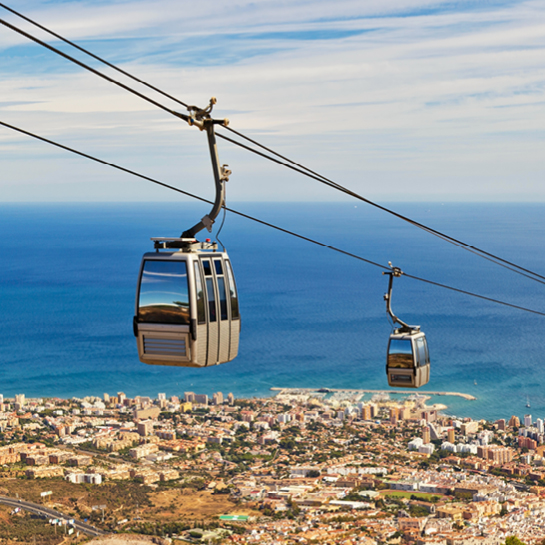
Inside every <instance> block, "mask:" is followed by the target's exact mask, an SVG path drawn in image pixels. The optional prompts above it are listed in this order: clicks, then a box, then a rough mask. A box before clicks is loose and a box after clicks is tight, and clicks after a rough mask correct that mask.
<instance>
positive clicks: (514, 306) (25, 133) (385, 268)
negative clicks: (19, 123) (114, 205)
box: [0, 121, 545, 316]
mask: <svg viewBox="0 0 545 545" xmlns="http://www.w3.org/2000/svg"><path fill="white" fill-rule="evenodd" d="M0 125H2V126H4V127H6V128H8V129H11V130H13V131H16V132H19V133H21V134H24V135H26V136H30V137H32V138H34V139H36V140H40V141H42V142H45V143H47V144H50V145H52V146H55V147H57V148H60V149H63V150H65V151H68V152H70V153H74V154H76V155H79V156H80V157H84V158H86V159H90V160H91V161H94V162H96V163H100V164H102V165H107V166H109V167H112V168H115V169H117V170H120V171H122V172H125V173H127V174H131V175H133V176H136V177H138V178H141V179H143V180H146V181H148V182H151V183H154V184H157V185H160V186H162V187H165V188H167V189H170V190H172V191H176V192H177V193H181V194H182V195H186V196H188V197H191V198H193V199H197V200H199V201H201V202H205V203H208V204H213V203H212V201H209V200H208V199H205V198H204V197H200V196H198V195H195V194H193V193H189V192H188V191H184V190H182V189H179V188H177V187H175V186H172V185H170V184H167V183H165V182H161V181H160V180H157V179H155V178H152V177H150V176H146V175H144V174H140V173H139V172H136V171H134V170H131V169H128V168H125V167H122V166H119V165H116V164H115V163H110V162H108V161H104V160H103V159H99V158H98V157H94V156H93V155H89V154H88V153H84V152H82V151H79V150H76V149H74V148H71V147H69V146H66V145H64V144H60V143H58V142H55V141H54V140H50V139H49V138H45V137H43V136H39V135H38V134H35V133H32V132H30V131H27V130H24V129H21V128H19V127H16V126H15V125H10V124H9V123H5V122H3V121H0ZM225 209H226V210H227V211H228V212H231V213H233V214H236V215H237V216H240V217H243V218H245V219H248V220H251V221H253V222H256V223H259V224H261V225H265V226H266V227H271V228H272V229H276V230H277V231H281V232H282V233H286V234H287V235H291V236H293V237H296V238H299V239H301V240H305V241H307V242H310V243H311V244H315V245H317V246H321V247H322V248H328V249H329V250H333V251H334V252H337V253H340V254H343V255H346V256H348V257H352V258H354V259H357V260H358V261H362V262H364V263H367V264H369V265H373V266H375V267H378V268H380V269H384V270H391V267H390V266H386V265H381V264H380V263H377V262H375V261H372V260H370V259H366V258H364V257H362V256H360V255H358V254H354V253H352V252H348V251H346V250H342V249H341V248H337V247H336V246H332V245H329V244H325V243H323V242H320V241H318V240H315V239H312V238H310V237H306V236H304V235H301V234H299V233H296V232H295V231H291V230H289V229H284V228H283V227H280V226H278V225H275V224H273V223H269V222H267V221H264V220H261V219H259V218H256V217H254V216H250V215H249V214H245V213H243V212H240V211H238V210H235V209H233V208H229V207H225ZM401 274H402V275H404V276H406V277H407V278H412V279H413V280H417V281H419V282H425V283H427V284H431V285H433V286H437V287H440V288H444V289H448V290H451V291H455V292H457V293H462V294H464V295H468V296H471V297H476V298H478V299H482V300H485V301H489V302H491V303H496V304H498V305H503V306H506V307H510V308H514V309H517V310H522V311H524V312H530V313H532V314H537V315H539V316H545V312H541V311H539V310H533V309H529V308H526V307H523V306H520V305H515V304H513V303H507V302H506V301H501V300H499V299H494V298H492V297H487V296H485V295H480V294H477V293H473V292H470V291H467V290H462V289H460V288H455V287H452V286H448V285H447V284H442V283H439V282H435V281H433V280H427V279H425V278H420V277H418V276H414V275H411V274H408V273H405V272H402V273H401Z"/></svg>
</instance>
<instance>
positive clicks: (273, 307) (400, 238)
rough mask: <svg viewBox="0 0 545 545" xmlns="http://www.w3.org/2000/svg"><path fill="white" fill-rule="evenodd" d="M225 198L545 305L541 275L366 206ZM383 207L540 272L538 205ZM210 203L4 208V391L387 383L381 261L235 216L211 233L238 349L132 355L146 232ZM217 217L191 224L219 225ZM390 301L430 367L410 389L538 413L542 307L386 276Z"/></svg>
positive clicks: (0, 244) (489, 409) (460, 410)
mask: <svg viewBox="0 0 545 545" xmlns="http://www.w3.org/2000/svg"><path fill="white" fill-rule="evenodd" d="M229 206H230V207H232V208H235V209H237V210H240V211H242V212H244V213H247V214H250V215H254V216H256V217H258V218H260V219H262V220H264V221H268V222H270V223H273V224H276V225H279V226H281V227H282V228H284V229H289V230H293V231H296V232H298V233H300V234H301V235H304V236H307V237H310V238H313V239H316V240H318V241H320V242H322V243H324V244H328V245H334V246H337V247H339V248H341V249H342V250H345V251H348V252H351V253H354V254H357V255H359V256H361V257H364V258H366V259H369V260H372V261H375V262H378V263H381V264H384V265H386V264H387V263H388V262H389V261H391V262H392V263H393V265H395V266H397V267H400V268H401V269H402V270H403V271H405V272H407V273H409V274H412V275H415V276H418V277H423V278H426V279H429V280H432V281H434V282H439V283H444V284H448V285H451V286H454V287H456V288H460V289H464V290H467V291H471V292H475V293H478V294H480V295H483V296H486V297H491V298H497V299H500V300H503V301H506V302H509V303H512V304H515V305H520V306H523V307H528V308H531V309H535V310H537V311H540V312H544V311H545V297H544V295H545V291H544V289H543V288H544V286H543V285H541V284H539V283H538V282H534V281H531V280H529V279H527V278H524V277H522V276H520V275H517V274H514V273H512V272H511V271H508V270H506V269H504V268H501V267H498V266H495V265H493V264H492V263H490V262H488V261H486V260H483V259H480V258H478V257H477V256H475V255H473V254H471V253H469V252H467V251H464V250H462V249H460V248H458V247H456V246H453V245H451V244H447V243H445V242H444V241H441V240H439V239H437V238H436V237H433V236H431V235H429V234H427V233H425V232H423V231H421V230H419V229H417V228H415V227H413V226H410V225H408V224H407V223H405V222H402V221H400V220H398V219H396V218H394V217H392V216H389V215H387V214H385V213H384V212H381V211H378V210H376V209H373V208H371V207H369V206H367V205H364V204H361V203H355V202H336V203H248V202H242V203H229ZM389 206H390V207H391V208H393V209H394V210H396V211H398V212H400V213H402V214H405V215H407V216H409V217H411V218H412V219H414V220H416V221H419V222H421V223H424V224H426V225H429V226H430V227H433V228H434V229H438V230H440V231H443V232H445V233H447V234H449V235H451V236H453V237H455V238H457V239H460V240H462V241H464V242H466V243H469V244H473V245H475V246H478V247H479V248H482V249H484V250H486V251H489V252H492V253H494V254H497V255H500V256H501V257H503V258H505V259H507V260H509V261H513V262H515V263H517V264H519V265H522V266H524V267H527V268H528V269H531V270H533V271H536V272H538V273H540V274H544V273H545V256H544V253H543V251H542V248H543V243H544V242H545V214H544V211H545V210H544V209H545V205H544V204H518V203H517V204H505V203H494V204H483V203H392V204H391V205H389ZM208 208H209V206H208V205H203V204H200V203H197V204H196V203H192V202H191V203H187V202H170V203H88V204H87V203H83V204H82V203H62V204H41V203H40V204H30V203H29V204H21V203H8V204H2V205H0V233H1V236H0V249H1V250H2V254H3V256H4V259H3V263H4V266H3V267H2V271H1V273H0V301H1V303H0V308H1V311H0V324H1V327H2V333H3V334H2V336H1V337H0V354H1V356H0V361H1V367H0V393H2V394H4V396H6V397H13V396H14V395H15V394H17V393H25V394H26V395H27V397H64V398H70V397H84V396H87V395H93V396H102V395H103V393H105V392H107V393H110V394H114V393H116V392H118V391H124V392H125V393H126V394H127V395H128V396H130V397H133V396H135V395H150V396H156V395H157V393H159V392H164V393H166V394H167V395H169V396H170V395H183V392H184V391H194V392H197V393H207V394H209V395H211V394H212V393H213V392H216V391H222V392H224V393H228V392H232V393H233V394H234V395H235V396H236V397H253V396H256V397H263V396H270V395H273V394H274V392H272V391H271V390H270V388H271V387H286V388H297V387H301V388H303V387H304V388H355V389H374V390H389V388H388V385H387V381H386V374H385V362H386V347H387V342H388V337H389V334H390V332H391V326H390V324H389V322H388V320H387V316H386V308H385V303H384V301H383V294H384V293H385V291H386V288H387V277H385V276H383V275H382V274H381V269H379V268H377V267H373V266H371V265H368V264H366V263H364V262H361V261H358V260H356V259H354V258H351V257H349V256H346V255H343V254H341V253H338V252H334V251H331V250H330V249H327V248H324V247H320V246H316V245H313V244H310V243H308V242H306V241H303V240H300V239H296V238H294V237H291V236H289V235H287V234H285V233H281V232H278V231H275V230H273V229H270V228H268V227H266V226H263V225H259V224H256V223H254V222H251V221H249V220H246V219H244V218H241V217H238V216H236V215H233V214H230V213H228V214H227V216H226V220H225V224H224V226H223V228H222V230H221V233H220V235H219V239H220V241H221V242H222V243H223V244H224V245H225V247H226V248H227V250H228V252H229V255H230V258H231V261H232V263H233V268H234V272H235V276H236V281H237V286H238V291H239V296H240V307H241V316H242V332H241V339H240V349H239V356H238V357H237V358H236V359H235V360H234V361H232V362H230V363H227V364H224V365H220V366H216V367H211V368H206V369H189V368H173V367H159V366H148V365H145V364H143V363H141V362H140V361H139V360H138V355H137V350H136V342H135V339H134V337H133V334H132V317H133V315H134V304H135V290H136V282H137V276H138V270H139V265H140V260H141V257H142V254H144V253H145V252H147V251H150V250H151V249H152V243H151V241H150V237H157V236H179V235H180V233H181V232H182V231H183V230H185V229H187V228H188V227H190V226H191V225H193V224H194V223H196V222H197V221H198V220H199V219H200V218H201V217H202V216H203V215H204V214H206V213H207V212H208ZM220 223H221V221H218V222H217V224H216V226H215V229H214V232H213V233H212V234H211V235H209V234H207V233H206V234H201V236H200V237H199V238H201V239H204V238H207V237H210V238H213V239H214V238H215V237H216V234H217V229H218V228H219V225H220ZM392 306H393V309H394V311H395V313H396V314H397V315H398V316H399V317H400V318H402V319H403V320H404V321H406V322H408V323H410V324H419V325H420V326H421V327H422V330H423V331H424V332H425V333H426V336H427V339H428V344H429V348H430V355H431V361H432V366H431V378H430V382H429V383H428V384H427V385H426V386H425V387H424V388H423V389H424V390H433V391H457V392H463V393H467V394H471V395H473V396H475V397H476V398H477V399H476V400H475V401H468V400H464V399H461V398H454V397H443V396H441V397H436V398H434V399H432V401H433V402H437V403H444V404H446V405H447V406H448V409H447V410H446V411H445V412H446V413H447V414H455V415H457V416H461V417H464V416H470V417H472V418H486V419H490V420H495V419H498V418H509V417H510V416H511V415H513V414H515V415H517V416H519V417H520V416H522V415H523V414H525V413H526V412H528V411H530V412H531V413H532V414H533V416H534V417H540V418H543V417H545V390H544V389H543V384H544V382H545V370H544V369H543V365H541V362H542V354H543V347H542V344H543V343H542V339H541V338H540V336H539V334H538V331H539V330H540V329H541V328H542V327H543V325H544V324H545V317H543V316H539V315H535V314H530V313H527V312H523V311H520V310H517V309H513V308H509V307H504V306H500V305H496V304H493V303H490V302H487V301H483V300H479V299H476V298H473V297H468V296H466V295H462V294H459V293H455V292H452V291H449V290H445V289H441V288H438V287H436V286H432V285H429V284H424V283H421V282H417V281H415V280H412V279H409V278H407V277H402V278H399V279H396V280H395V282H394V292H393V300H392ZM417 392H418V390H415V393H417ZM370 397H371V395H370V394H369V395H367V396H366V399H369V398H370ZM527 401H529V402H530V404H531V409H527V408H526V403H527Z"/></svg>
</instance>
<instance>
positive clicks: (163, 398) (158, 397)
mask: <svg viewBox="0 0 545 545" xmlns="http://www.w3.org/2000/svg"><path fill="white" fill-rule="evenodd" d="M166 398H167V395H166V394H157V399H158V400H159V401H161V400H166Z"/></svg>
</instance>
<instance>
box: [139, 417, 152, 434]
mask: <svg viewBox="0 0 545 545" xmlns="http://www.w3.org/2000/svg"><path fill="white" fill-rule="evenodd" d="M151 433H153V420H144V421H142V422H138V434H139V435H141V436H142V437H145V436H147V435H150V434H151Z"/></svg>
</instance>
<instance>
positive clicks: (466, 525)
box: [0, 389, 545, 545]
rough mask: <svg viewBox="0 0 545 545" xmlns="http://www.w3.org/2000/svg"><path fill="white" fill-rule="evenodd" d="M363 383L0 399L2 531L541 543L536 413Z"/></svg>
mask: <svg viewBox="0 0 545 545" xmlns="http://www.w3.org/2000/svg"><path fill="white" fill-rule="evenodd" d="M364 397H365V396H364V394H363V393H361V392H357V391H343V390H338V391H330V390H327V389H323V390H296V389H286V390H280V391H278V392H277V393H276V395H275V396H274V397H269V398H261V399H235V397H234V396H233V395H232V394H227V395H224V394H223V393H221V392H217V393H214V394H213V395H212V396H211V397H209V396H208V395H206V394H200V393H195V392H185V393H184V394H183V395H180V396H179V397H177V396H172V397H168V398H167V396H166V395H165V394H161V393H159V394H158V395H157V397H156V398H151V397H146V396H136V397H134V398H129V397H128V396H126V395H125V394H124V393H123V392H118V393H116V394H115V395H113V394H104V396H103V397H101V398H98V397H86V398H83V399H79V398H72V399H59V398H50V399H27V398H26V397H25V395H24V394H20V395H16V396H15V398H12V399H7V398H3V397H0V407H1V409H2V412H1V413H0V432H1V435H0V439H1V440H2V446H1V447H0V464H1V471H0V479H1V480H0V488H1V490H0V496H1V497H0V502H1V503H0V514H1V521H2V522H1V525H0V528H1V531H0V540H1V541H2V543H4V542H6V543H12V542H13V543H15V542H19V543H20V542H27V543H31V542H32V541H31V540H30V538H28V537H27V538H26V539H25V538H24V537H21V536H20V535H17V531H18V530H21V531H22V529H26V530H28V529H29V528H32V532H33V534H32V535H33V538H32V539H34V540H36V539H37V538H39V539H38V542H39V543H42V542H43V543H48V544H49V543H51V544H56V543H61V542H65V543H70V542H74V543H75V542H82V541H85V540H87V539H90V536H93V535H99V534H112V533H116V534H121V533H128V534H130V533H132V534H145V535H152V536H156V538H155V539H160V540H161V541H156V542H157V543H159V542H161V543H175V542H177V541H179V542H182V541H183V542H186V543H187V542H192V543H198V542H203V543H210V542H231V543H240V544H244V543H257V542H260V543H271V544H273V543H343V544H350V543H365V544H378V543H414V544H416V545H418V544H427V543H430V544H432V543H433V544H436V545H441V544H444V545H457V544H459V543H473V544H483V545H488V544H490V545H495V544H501V543H506V540H507V543H518V542H519V541H516V540H517V539H518V540H520V542H522V543H528V544H540V543H545V459H544V451H545V445H544V444H543V443H544V438H545V430H544V422H543V419H541V418H534V417H533V416H532V415H530V414H526V415H521V416H520V417H519V416H517V415H506V418H505V419H500V420H497V421H495V422H488V421H485V420H480V421H476V420H472V419H469V418H463V419H457V418H455V417H451V416H444V415H443V414H442V412H441V409H445V406H444V405H428V402H429V401H430V398H429V396H426V395H423V394H412V395H411V394H405V395H396V396H391V395H389V394H388V393H377V394H374V395H372V397H370V398H369V399H368V400H366V401H364V400H363V399H364ZM367 397H369V396H367ZM394 397H395V399H394ZM10 502H11V503H10ZM13 502H16V503H15V504H14V503H13ZM14 505H18V507H15V508H14ZM31 506H35V507H36V509H37V508H38V507H40V506H43V507H44V509H45V507H47V508H48V509H54V510H55V511H54V512H57V513H59V516H58V517H57V518H52V517H51V516H46V515H44V514H43V513H42V514H41V516H38V515H36V513H37V512H38V511H36V510H35V511H32V508H31ZM33 513H34V514H33ZM76 521H81V523H82V524H84V523H86V524H87V525H88V529H87V530H86V528H85V527H83V526H81V527H78V526H77V522H76ZM89 528H92V529H93V530H92V531H91V530H89ZM10 540H11V541H10ZM40 540H41V541H40ZM35 542H36V541H35Z"/></svg>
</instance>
